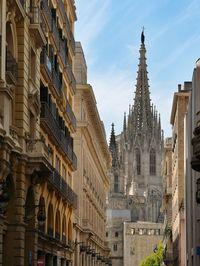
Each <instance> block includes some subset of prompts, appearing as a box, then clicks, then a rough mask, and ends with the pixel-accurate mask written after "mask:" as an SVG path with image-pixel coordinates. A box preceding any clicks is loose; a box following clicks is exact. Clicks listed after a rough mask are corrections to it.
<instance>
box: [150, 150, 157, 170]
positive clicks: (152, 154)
mask: <svg viewBox="0 0 200 266" xmlns="http://www.w3.org/2000/svg"><path fill="white" fill-rule="evenodd" d="M149 167H150V169H149V172H150V175H156V152H155V150H154V149H151V151H150V165H149Z"/></svg>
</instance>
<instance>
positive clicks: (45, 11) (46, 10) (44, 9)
mask: <svg viewBox="0 0 200 266" xmlns="http://www.w3.org/2000/svg"><path fill="white" fill-rule="evenodd" d="M41 13H42V15H43V17H44V19H45V21H46V24H47V26H48V28H49V31H51V30H52V16H51V9H50V7H49V6H48V1H46V0H42V2H41Z"/></svg>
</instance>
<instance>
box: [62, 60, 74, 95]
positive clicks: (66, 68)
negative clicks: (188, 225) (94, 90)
mask: <svg viewBox="0 0 200 266" xmlns="http://www.w3.org/2000/svg"><path fill="white" fill-rule="evenodd" d="M65 70H66V73H67V77H68V79H69V81H70V83H71V86H72V89H73V90H74V91H75V90H76V80H75V77H74V74H73V72H72V67H71V66H70V65H69V64H67V65H66V67H65Z"/></svg>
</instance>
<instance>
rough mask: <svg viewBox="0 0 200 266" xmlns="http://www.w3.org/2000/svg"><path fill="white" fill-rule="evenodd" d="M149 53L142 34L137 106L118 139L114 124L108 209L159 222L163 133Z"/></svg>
mask: <svg viewBox="0 0 200 266" xmlns="http://www.w3.org/2000/svg"><path fill="white" fill-rule="evenodd" d="M145 54H146V48H145V36H144V32H142V34H141V46H140V58H139V65H138V72H137V81H136V91H135V98H134V103H133V105H132V106H130V107H129V113H128V116H127V117H126V114H125V115H124V125H123V131H122V133H121V134H120V135H118V136H115V132H114V124H112V130H111V137H110V146H109V147H110V151H111V154H112V170H111V176H110V178H111V191H110V195H109V201H108V202H109V203H108V210H113V211H114V210H129V213H130V219H131V221H133V222H136V221H150V222H158V221H161V219H162V217H161V215H160V208H161V204H162V176H161V161H162V156H163V131H162V130H161V122H160V115H158V113H157V111H156V108H155V106H154V105H153V104H152V103H151V99H150V92H149V83H148V72H147V64H146V57H145ZM118 213H119V212H118Z"/></svg>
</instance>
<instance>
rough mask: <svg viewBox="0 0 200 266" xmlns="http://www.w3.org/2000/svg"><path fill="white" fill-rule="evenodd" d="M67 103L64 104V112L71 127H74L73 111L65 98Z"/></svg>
mask: <svg viewBox="0 0 200 266" xmlns="http://www.w3.org/2000/svg"><path fill="white" fill-rule="evenodd" d="M66 102H67V105H66V113H67V116H68V118H69V120H70V122H71V124H72V126H73V128H74V129H75V128H76V117H75V115H74V112H73V111H72V108H71V105H70V104H69V102H68V100H67V99H66Z"/></svg>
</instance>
